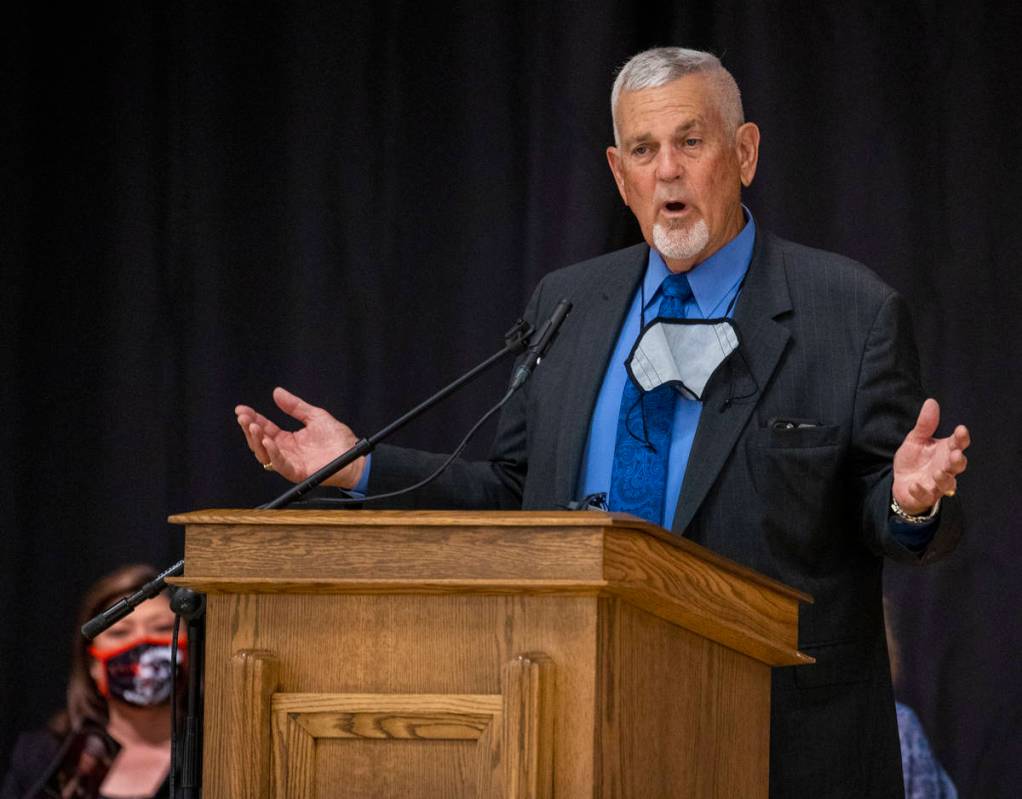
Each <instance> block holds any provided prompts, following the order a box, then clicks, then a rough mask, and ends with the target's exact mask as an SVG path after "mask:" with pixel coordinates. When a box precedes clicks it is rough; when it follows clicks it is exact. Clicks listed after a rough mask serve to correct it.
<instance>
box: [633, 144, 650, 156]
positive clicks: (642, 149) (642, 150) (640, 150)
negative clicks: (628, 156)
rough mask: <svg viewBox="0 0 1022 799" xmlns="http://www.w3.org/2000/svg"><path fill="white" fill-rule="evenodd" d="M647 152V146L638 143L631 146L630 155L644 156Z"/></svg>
mask: <svg viewBox="0 0 1022 799" xmlns="http://www.w3.org/2000/svg"><path fill="white" fill-rule="evenodd" d="M648 152H649V147H647V146H646V145H645V144H640V145H639V146H638V147H633V148H632V155H636V156H639V157H642V156H644V155H645V154H646V153H648Z"/></svg>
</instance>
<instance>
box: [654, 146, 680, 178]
mask: <svg viewBox="0 0 1022 799" xmlns="http://www.w3.org/2000/svg"><path fill="white" fill-rule="evenodd" d="M684 171H685V169H684V166H683V165H682V163H681V156H680V154H679V153H678V152H676V151H675V149H674V148H673V147H661V148H660V151H659V152H658V153H657V157H656V177H657V180H664V181H670V180H677V179H678V178H680V177H681V176H682V175H683V174H684Z"/></svg>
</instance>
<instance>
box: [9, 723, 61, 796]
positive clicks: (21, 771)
mask: <svg viewBox="0 0 1022 799" xmlns="http://www.w3.org/2000/svg"><path fill="white" fill-rule="evenodd" d="M58 749H60V741H58V740H57V738H56V736H54V735H53V733H51V732H49V731H48V730H37V731H35V732H26V733H22V734H21V735H19V736H18V739H17V741H16V742H15V744H14V751H13V752H11V763H10V767H9V768H8V770H7V775H6V776H5V777H4V781H3V787H0V799H23V797H24V795H25V792H26V791H28V790H29V788H31V787H32V786H33V785H35V784H36V782H37V781H38V780H39V778H40V777H41V776H42V775H43V772H44V771H45V770H46V769H47V767H48V766H49V765H50V764H51V762H52V761H53V758H54V757H55V756H56V754H57V750H58Z"/></svg>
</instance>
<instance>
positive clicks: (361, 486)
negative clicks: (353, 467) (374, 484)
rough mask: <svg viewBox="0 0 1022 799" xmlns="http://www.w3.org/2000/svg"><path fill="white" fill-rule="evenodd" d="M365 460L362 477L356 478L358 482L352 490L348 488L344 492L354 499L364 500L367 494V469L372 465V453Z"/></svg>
mask: <svg viewBox="0 0 1022 799" xmlns="http://www.w3.org/2000/svg"><path fill="white" fill-rule="evenodd" d="M365 458H366V465H365V468H364V469H362V476H361V477H360V478H358V482H357V483H356V484H355V487H354V488H349V489H348V490H347V491H346V492H345V493H347V494H348V495H349V496H351V497H354V498H355V499H365V498H366V495H367V494H368V493H369V467H370V466H372V463H373V453H371V452H370V453H369V454H368V455H366V456H365Z"/></svg>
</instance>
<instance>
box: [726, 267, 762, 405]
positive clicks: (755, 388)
mask: <svg viewBox="0 0 1022 799" xmlns="http://www.w3.org/2000/svg"><path fill="white" fill-rule="evenodd" d="M751 268H752V264H749V267H748V268H747V269H746V270H745V274H744V275H742V279H741V280H740V281H738V287H737V288H736V289H735V293H734V296H733V297H731V302H729V303H728V304H727V308H725V309H724V318H725V319H728V320H729V321H730V322H731V325H732V327H734V329H735V333H736V334H737V333H738V332H739V331H738V323H737V322H735V320H734V317H733V316H732V315H731V313H732V311H734V308H735V305H736V304H737V303H738V297H739V295H740V294H741V293H742V289H743V288H744V287H745V279H746V278H747V277H748V276H749V269H751ZM738 340H739V342H740V341H741V340H742V337H741V336H740V335H739V336H738ZM737 352H738V357H739V358H740V359H741V361H742V365H743V366H744V367H745V372H746V374H748V375H749V378H750V379H751V380H752V391H750V392H749V393H748V394H742V395H741V396H736V395H735V378H734V368H733V366H730V365H729V367H728V376H729V379H728V381H727V397H725V398H724V402H723V404H721V406H720V411H721V413H723V412H724V411H726V410H727V409H728V408H730V407H731V403H732V402H734V401H735V400H744V399H748V398H749V397H754V396H756V394H758V393H759V382H758V381H757V380H756V375H754V374H753V372H752V367H751V366H749V361H748V359H746V357H745V353H744V352H743V351H742V347H741V345H740V344H739V346H738V348H737ZM729 360H730V359H729Z"/></svg>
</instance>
